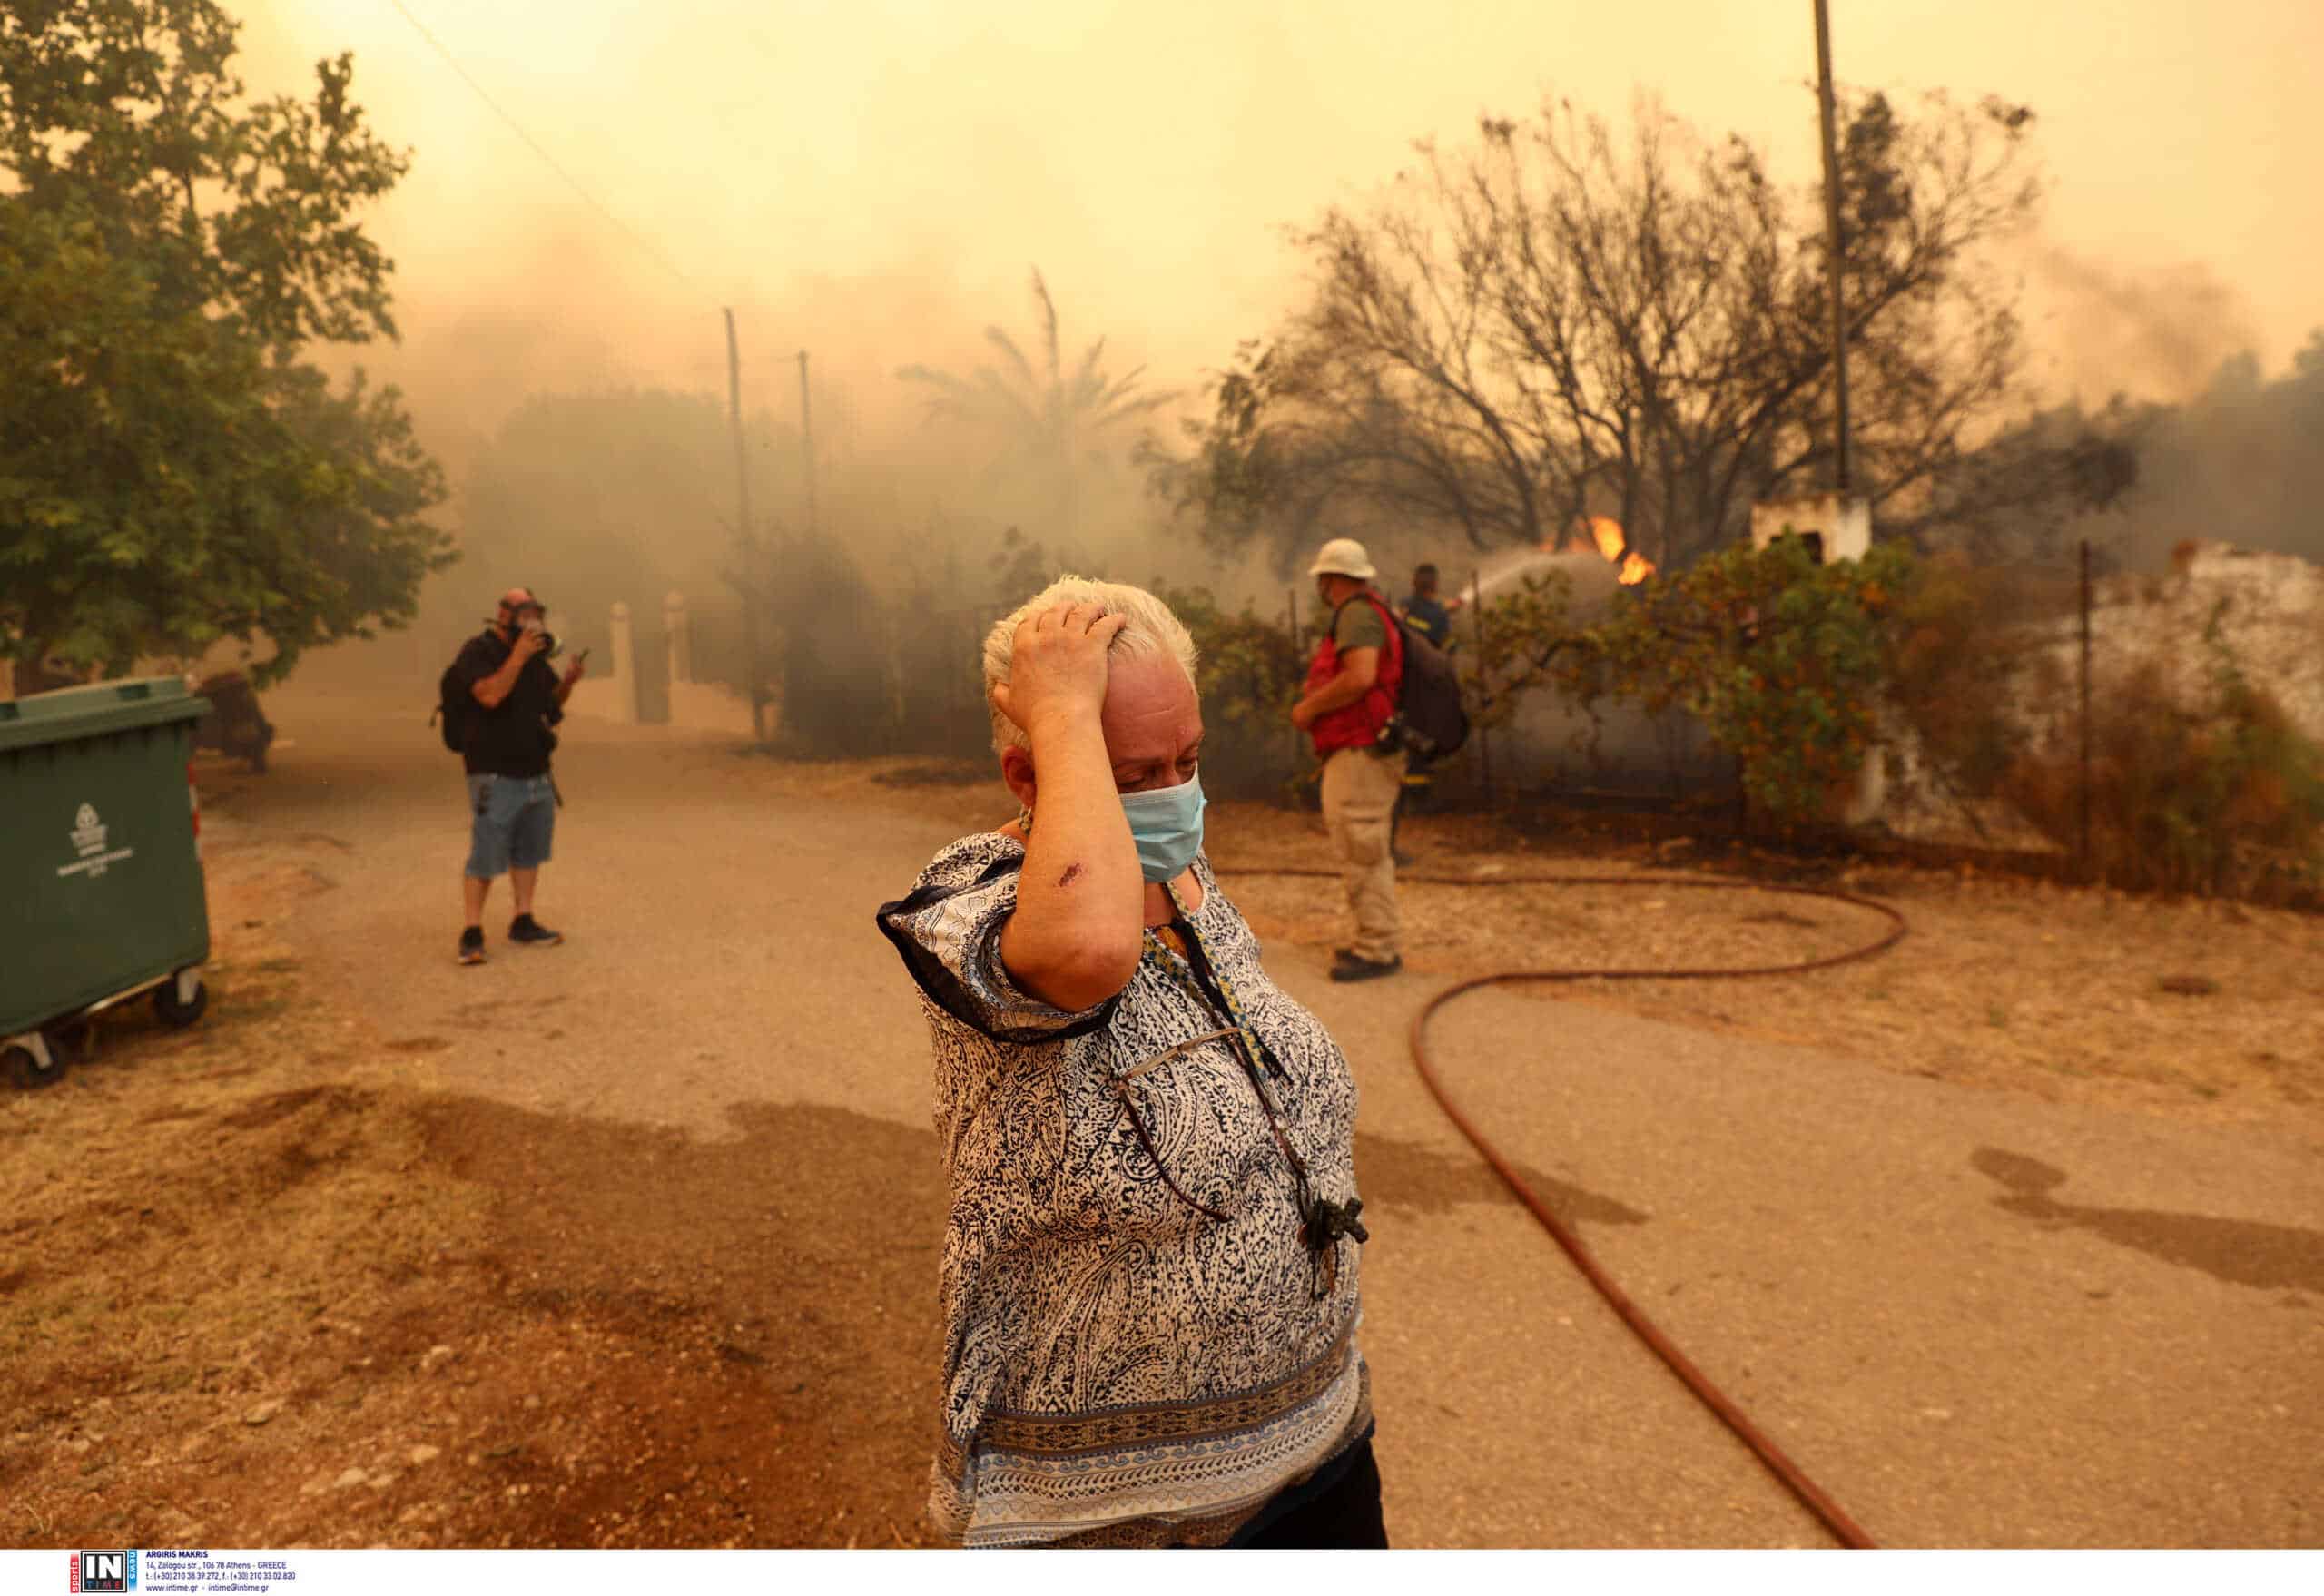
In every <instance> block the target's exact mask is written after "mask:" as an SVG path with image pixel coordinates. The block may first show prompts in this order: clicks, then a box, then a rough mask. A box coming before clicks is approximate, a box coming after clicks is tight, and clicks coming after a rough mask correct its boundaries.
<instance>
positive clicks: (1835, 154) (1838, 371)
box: [1816, 0, 1849, 498]
mask: <svg viewBox="0 0 2324 1596" xmlns="http://www.w3.org/2000/svg"><path fill="white" fill-rule="evenodd" d="M1816 78H1817V87H1818V98H1819V99H1820V100H1821V101H1822V103H1823V117H1824V241H1825V260H1826V263H1827V268H1828V270H1829V271H1830V273H1831V278H1832V412H1833V416H1832V419H1833V427H1834V429H1835V431H1836V432H1837V438H1836V439H1835V448H1836V452H1835V455H1834V458H1835V460H1836V462H1837V464H1836V465H1835V467H1834V468H1833V486H1834V487H1835V488H1837V489H1838V491H1839V494H1840V497H1841V498H1846V497H1847V493H1848V487H1849V473H1848V323H1847V309H1846V296H1845V295H1844V293H1843V292H1842V291H1841V271H1840V267H1841V263H1842V262H1843V261H1845V260H1846V256H1845V255H1843V254H1842V253H1841V252H1840V156H1839V146H1838V143H1837V133H1835V131H1834V127H1833V124H1834V123H1836V122H1837V120H1838V115H1837V112H1836V111H1835V109H1834V107H1833V103H1832V17H1831V11H1830V7H1829V4H1828V0H1816Z"/></svg>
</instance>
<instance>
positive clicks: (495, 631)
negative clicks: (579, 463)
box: [452, 587, 583, 964]
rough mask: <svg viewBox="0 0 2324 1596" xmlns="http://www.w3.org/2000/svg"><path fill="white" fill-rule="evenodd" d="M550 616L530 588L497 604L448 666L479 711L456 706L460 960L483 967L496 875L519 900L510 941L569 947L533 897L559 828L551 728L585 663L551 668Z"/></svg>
mask: <svg viewBox="0 0 2324 1596" xmlns="http://www.w3.org/2000/svg"><path fill="white" fill-rule="evenodd" d="M546 622H547V610H546V609H545V608H544V606H542V604H541V601H540V600H539V599H538V598H537V597H535V596H533V593H532V591H531V590H530V589H529V588H525V587H512V588H510V589H509V590H508V591H507V593H505V594H503V595H502V596H501V598H500V608H499V613H498V614H497V616H494V618H493V621H492V624H491V626H488V627H487V628H486V629H485V630H484V631H483V632H481V633H479V634H478V635H476V636H475V637H472V638H470V639H469V640H468V644H467V645H466V646H465V647H463V648H462V649H461V650H460V654H459V658H458V660H456V661H455V662H454V664H453V666H452V674H453V675H455V676H457V677H458V680H459V681H460V682H462V683H464V684H465V685H466V686H467V689H468V696H469V697H470V698H472V699H473V700H474V701H475V702H474V704H472V705H471V704H462V705H460V708H461V710H462V712H463V720H464V723H465V724H463V725H462V726H461V727H460V728H459V735H458V743H459V748H460V757H461V761H462V763H463V764H464V765H465V766H466V768H467V772H468V814H469V835H468V866H467V869H466V870H465V871H464V872H462V875H461V881H460V886H461V890H462V896H463V899H464V900H465V907H466V909H467V911H468V918H467V921H466V924H465V926H464V928H463V929H462V931H460V946H459V960H460V962H461V963H463V964H481V963H483V962H484V901H485V898H486V896H487V894H488V893H489V892H491V891H492V881H493V878H494V877H495V876H497V875H499V874H501V873H502V872H507V877H508V885H509V889H510V891H511V892H513V893H514V894H515V895H516V900H517V903H516V908H517V915H516V918H515V919H514V920H512V921H509V922H508V940H509V941H511V942H514V943H517V944H520V945H523V946H527V947H537V948H547V947H554V946H556V944H557V943H558V942H561V941H564V940H565V939H564V938H563V937H561V936H560V935H558V934H557V933H556V931H551V930H549V929H548V928H547V926H545V925H543V924H541V923H540V921H537V920H535V919H534V918H533V889H534V888H535V886H536V885H537V884H538V882H539V880H540V869H541V866H542V865H544V864H546V863H547V862H548V854H549V842H550V839H551V837H552V836H553V834H554V833H555V832H556V802H557V800H556V783H554V782H553V781H552V780H551V779H550V776H549V755H550V754H553V753H555V752H556V732H554V731H553V730H551V729H550V728H552V727H553V726H554V725H555V724H556V723H557V722H558V721H560V720H563V719H564V718H565V701H566V699H567V698H569V697H571V696H572V695H573V687H574V685H575V684H576V683H577V682H578V681H580V679H581V674H582V664H583V661H582V658H580V657H576V658H575V659H574V660H573V661H572V662H571V663H570V664H568V665H566V667H565V670H564V672H563V674H562V675H560V674H559V673H558V672H556V670H555V669H553V668H552V667H551V666H550V665H549V663H548V662H549V657H550V656H551V655H554V654H555V653H556V637H555V636H554V635H552V634H551V633H550V632H549V631H548V629H547V625H546Z"/></svg>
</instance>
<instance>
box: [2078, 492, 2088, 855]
mask: <svg viewBox="0 0 2324 1596" xmlns="http://www.w3.org/2000/svg"><path fill="white" fill-rule="evenodd" d="M2080 801H2081V805H2082V873H2083V877H2084V879H2087V878H2088V877H2089V874H2090V539H2089V538H2087V537H2085V538H2083V540H2082V783H2081V793H2080Z"/></svg>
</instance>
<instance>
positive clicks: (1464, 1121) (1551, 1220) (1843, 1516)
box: [1218, 865, 1907, 1550]
mask: <svg viewBox="0 0 2324 1596" xmlns="http://www.w3.org/2000/svg"><path fill="white" fill-rule="evenodd" d="M1218 868H1219V873H1221V874H1223V875H1250V876H1261V875H1271V876H1314V877H1320V878H1324V879H1330V880H1336V879H1338V874H1339V872H1336V871H1329V870H1308V869H1295V868H1288V867H1278V866H1257V867H1254V868H1251V869H1246V870H1244V869H1235V868H1232V867H1229V866H1223V865H1222V866H1220V867H1218ZM1402 879H1403V881H1405V882H1415V883H1420V882H1428V883H1434V884H1438V885H1443V886H1461V887H1521V886H1563V887H1664V888H1673V887H1683V888H1696V889H1705V890H1713V891H1716V890H1719V889H1727V890H1730V891H1742V892H1787V893H1790V894H1793V895H1795V896H1798V897H1807V898H1824V899H1828V900H1830V901H1834V902H1838V903H1845V904H1847V905H1849V906H1851V907H1853V908H1857V909H1864V910H1868V911H1871V912H1873V913H1875V914H1877V915H1880V916H1882V917H1884V918H1885V919H1886V920H1887V921H1888V922H1889V924H1888V929H1887V931H1886V932H1885V933H1884V934H1882V935H1881V936H1880V937H1878V938H1877V939H1876V940H1875V941H1869V942H1866V943H1864V944H1863V945H1862V946H1860V947H1856V948H1850V949H1848V950H1847V951H1845V952H1840V953H1834V954H1829V955H1827V956H1826V957H1824V958H1820V959H1807V960H1801V961H1797V962H1794V963H1790V964H1760V965H1738V966H1734V967H1731V968H1726V969H1696V970H1613V969H1609V970H1499V971H1496V972H1494V973H1492V974H1491V975H1479V976H1472V977H1470V978H1469V979H1468V980H1460V981H1455V982H1453V983H1452V985H1451V986H1448V987H1446V988H1444V989H1443V990H1441V991H1439V992H1437V993H1436V994H1435V995H1434V996H1433V997H1432V998H1430V999H1429V1000H1428V1001H1427V1002H1425V1003H1423V1004H1422V1005H1421V1008H1420V1011H1419V1012H1418V1013H1416V1014H1414V1015H1413V1023H1412V1031H1411V1042H1412V1050H1413V1068H1414V1069H1417V1070H1418V1071H1419V1072H1420V1078H1421V1081H1422V1084H1423V1085H1425V1086H1426V1087H1427V1088H1428V1090H1429V1095H1430V1096H1432V1097H1433V1098H1435V1099H1436V1104H1437V1107H1438V1108H1442V1109H1443V1110H1444V1114H1445V1118H1449V1119H1451V1120H1452V1123H1453V1125H1454V1126H1455V1127H1457V1128H1459V1130H1460V1132H1461V1134H1462V1136H1464V1137H1466V1138H1468V1139H1469V1143H1470V1145H1471V1146H1472V1147H1474V1148H1476V1149H1477V1151H1478V1153H1479V1154H1480V1155H1481V1156H1482V1158H1484V1161H1485V1162H1486V1163H1487V1164H1488V1165H1490V1166H1492V1170H1493V1172H1494V1173H1495V1174H1497V1175H1499V1176H1500V1177H1501V1178H1502V1181H1503V1182H1505V1183H1506V1184H1507V1185H1508V1187H1509V1188H1510V1190H1511V1191H1512V1192H1513V1193H1514V1194H1515V1195H1516V1197H1517V1200H1518V1201H1519V1202H1521V1203H1522V1204H1523V1205H1524V1206H1525V1207H1527V1208H1528V1209H1530V1210H1531V1212H1532V1215H1533V1217H1534V1218H1536V1219H1538V1220H1540V1221H1541V1227H1542V1228H1543V1229H1545V1230H1547V1231H1548V1232H1549V1233H1550V1237H1551V1240H1553V1241H1555V1242H1556V1243H1557V1244H1558V1246H1559V1247H1560V1248H1561V1249H1562V1250H1563V1251H1564V1253H1565V1255H1566V1256H1568V1257H1569V1258H1571V1259H1572V1260H1573V1265H1574V1267H1576V1268H1577V1269H1579V1270H1581V1274H1582V1277H1583V1278H1584V1279H1586V1280H1588V1281H1589V1282H1590V1285H1591V1286H1594V1287H1596V1288H1597V1291H1598V1295H1599V1296H1602V1297H1604V1298H1605V1299H1606V1303H1607V1305H1609V1306H1610V1307H1611V1308H1612V1309H1613V1310H1614V1312H1615V1314H1616V1315H1619V1316H1620V1319H1621V1321H1622V1323H1624V1324H1625V1325H1629V1326H1630V1329H1631V1330H1632V1331H1633V1332H1635V1333H1636V1334H1637V1335H1638V1337H1639V1338H1640V1340H1641V1341H1643V1342H1645V1343H1646V1345H1647V1346H1648V1347H1649V1349H1651V1350H1652V1351H1653V1353H1654V1355H1656V1356H1657V1357H1659V1358H1660V1359H1661V1360H1662V1362H1663V1363H1664V1364H1666V1365H1667V1366H1668V1367H1669V1370H1670V1372H1671V1373H1672V1374H1676V1375H1677V1376H1678V1377H1679V1381H1680V1383H1681V1384H1684V1385H1685V1386H1686V1387H1687V1389H1688V1390H1689V1391H1690V1392H1692V1393H1693V1394H1695V1396H1696V1397H1697V1398H1698V1399H1699V1400H1700V1401H1701V1402H1702V1404H1703V1405H1704V1406H1706V1407H1708V1408H1709V1409H1710V1411H1711V1413H1712V1414H1715V1415H1716V1416H1717V1417H1718V1421H1719V1422H1720V1423H1721V1424H1725V1425H1726V1426H1727V1427H1728V1430H1730V1431H1732V1432H1733V1433H1734V1434H1735V1436H1736V1438H1737V1439H1738V1440H1739V1441H1741V1442H1742V1443H1743V1444H1744V1445H1746V1446H1748V1448H1750V1450H1751V1452H1752V1454H1753V1455H1754V1456H1756V1457H1757V1458H1758V1460H1759V1462H1760V1463H1761V1464H1763V1465H1764V1466H1765V1467H1766V1468H1767V1470H1768V1473H1771V1474H1773V1475H1774V1476H1775V1477H1776V1479H1777V1481H1778V1482H1780V1483H1782V1485H1783V1486H1784V1488H1785V1489H1786V1490H1787V1491H1789V1492H1790V1493H1792V1495H1793V1496H1795V1497H1797V1499H1798V1501H1799V1502H1800V1503H1801V1505H1803V1506H1804V1507H1806V1508H1807V1511H1808V1512H1811V1513H1813V1514H1815V1515H1816V1517H1817V1519H1818V1520H1819V1521H1821V1522H1822V1523H1823V1524H1824V1526H1825V1528H1827V1529H1828V1530H1829V1531H1831V1532H1832V1533H1833V1535H1834V1536H1836V1537H1837V1539H1838V1541H1839V1542H1840V1544H1841V1545H1843V1546H1846V1547H1850V1548H1854V1549H1859V1550H1871V1549H1873V1548H1875V1547H1876V1545H1877V1542H1875V1541H1874V1540H1873V1539H1872V1537H1871V1536H1869V1535H1867V1534H1866V1533H1865V1532H1864V1530H1863V1529H1862V1528H1861V1527H1860V1526H1859V1525H1858V1524H1857V1523H1856V1521H1855V1520H1854V1519H1852V1518H1850V1517H1849V1516H1848V1515H1847V1513H1846V1512H1845V1511H1844V1510H1843V1509H1842V1508H1841V1507H1840V1505H1839V1503H1837V1502H1835V1501H1833V1500H1832V1498H1831V1496H1830V1495H1829V1494H1828V1493H1826V1492H1825V1491H1824V1489H1823V1488H1822V1487H1821V1486H1819V1485H1817V1483H1816V1482H1815V1481H1813V1480H1811V1479H1809V1478H1808V1477H1807V1473H1806V1472H1805V1471H1804V1470H1802V1469H1801V1468H1800V1467H1799V1465H1798V1464H1797V1463H1793V1462H1792V1461H1791V1459H1790V1458H1789V1457H1788V1456H1787V1455H1786V1453H1784V1451H1783V1449H1782V1448H1781V1447H1779V1446H1777V1444H1776V1443H1774V1442H1773V1441H1772V1440H1770V1439H1769V1438H1768V1436H1767V1435H1766V1434H1765V1433H1762V1432H1761V1431H1760V1429H1759V1427H1758V1425H1757V1424H1753V1423H1752V1422H1751V1420H1750V1419H1749V1418H1748V1416H1747V1415H1746V1414H1744V1413H1743V1411H1742V1410H1741V1409H1740V1408H1738V1407H1737V1406H1736V1405H1735V1404H1734V1402H1733V1401H1732V1400H1731V1399H1729V1398H1728V1396H1727V1394H1725V1393H1724V1392H1722V1391H1720V1390H1719V1389H1718V1387H1717V1386H1716V1385H1714V1384H1711V1382H1710V1380H1709V1377H1708V1376H1707V1375H1705V1374H1703V1372H1702V1371H1701V1370H1700V1369H1699V1368H1697V1367H1696V1366H1695V1364H1694V1363H1693V1361H1692V1360H1691V1359H1689V1357H1688V1356H1687V1355H1686V1354H1684V1353H1682V1352H1680V1351H1679V1348H1678V1346H1677V1345H1676V1344H1675V1343H1673V1342H1672V1341H1671V1340H1670V1338H1669V1336H1668V1335H1664V1334H1663V1332H1662V1330H1661V1329H1660V1327H1659V1326H1658V1325H1656V1324H1655V1323H1654V1322H1653V1321H1652V1320H1651V1319H1649V1318H1648V1317H1647V1315H1646V1314H1645V1312H1644V1311H1643V1310H1642V1309H1640V1307H1639V1305H1637V1304H1636V1303H1634V1302H1632V1301H1631V1300H1630V1296H1629V1294H1627V1293H1626V1292H1624V1291H1623V1290H1622V1288H1621V1287H1620V1286H1619V1285H1617V1284H1616V1283H1615V1281H1614V1278H1613V1276H1610V1275H1609V1274H1608V1273H1607V1272H1606V1269H1605V1267H1604V1266H1602V1265H1600V1263H1599V1262H1598V1260H1597V1258H1596V1257H1595V1256H1592V1255H1591V1253H1590V1249H1589V1248H1588V1247H1586V1246H1583V1245H1582V1243H1581V1236H1578V1235H1577V1234H1575V1232H1574V1230H1573V1229H1572V1227H1570V1226H1569V1225H1567V1224H1566V1223H1565V1221H1563V1220H1562V1219H1560V1218H1559V1217H1557V1215H1556V1214H1554V1213H1552V1212H1551V1209H1550V1206H1549V1205H1548V1204H1547V1203H1545V1202H1543V1201H1542V1200H1541V1196H1540V1194H1538V1193H1537V1192H1535V1191H1534V1190H1533V1189H1532V1187H1530V1186H1528V1185H1526V1183H1525V1180H1524V1177H1522V1176H1521V1175H1520V1174H1518V1172H1517V1170H1516V1168H1515V1167H1513V1166H1512V1164H1511V1163H1510V1161H1509V1160H1508V1159H1507V1158H1504V1157H1503V1156H1502V1153H1501V1151H1500V1149H1498V1148H1495V1147H1494V1146H1493V1145H1492V1142H1490V1141H1488V1140H1487V1139H1486V1138H1485V1136H1484V1133H1483V1132H1482V1131H1481V1130H1479V1129H1478V1128H1477V1127H1476V1125H1475V1123H1474V1122H1473V1121H1472V1120H1471V1119H1470V1118H1469V1117H1468V1116H1467V1115H1466V1114H1464V1113H1462V1110H1461V1108H1460V1105H1459V1104H1457V1103H1455V1102H1454V1101H1453V1100H1452V1094H1451V1093H1450V1092H1449V1091H1447V1090H1446V1089H1445V1087H1444V1083H1443V1080H1442V1079H1439V1077H1438V1075H1437V1073H1436V1069H1435V1067H1434V1065H1433V1064H1432V1063H1431V1062H1430V1060H1429V1056H1428V1022H1429V1020H1430V1019H1431V1018H1432V1017H1433V1015H1434V1014H1435V1013H1436V1011H1437V1010H1439V1009H1442V1008H1443V1007H1444V1005H1445V1004H1447V1003H1449V1002H1451V1001H1452V1000H1453V999H1455V998H1458V997H1460V996H1462V994H1463V993H1466V992H1472V991H1475V990H1479V989H1480V988H1482V987H1489V986H1501V985H1515V984H1518V983H1521V982H1545V983H1546V982H1558V983H1568V982H1574V981H1585V980H1748V979H1754V978H1762V977H1768V976H1784V975H1806V974H1808V973H1810V972H1812V971H1815V970H1830V969H1832V968H1834V967H1835V966H1837V965H1842V964H1852V963H1855V962H1856V961H1859V960H1865V959H1870V958H1873V957H1875V956H1876V955H1878V954H1881V953H1885V952H1886V951H1888V950H1889V949H1891V948H1893V947H1895V946H1896V944H1897V943H1898V942H1900V941H1903V940H1904V938H1905V931H1906V929H1907V928H1906V926H1905V917H1904V916H1903V915H1902V914H1901V913H1899V912H1897V911H1896V910H1895V909H1893V908H1891V907H1890V906H1889V905H1887V904H1886V903H1882V902H1878V901H1876V900H1874V899H1870V898H1864V897H1859V896H1857V895H1856V894H1855V893H1853V892H1838V891H1836V890H1834V889H1831V888H1828V887H1800V886H1786V885H1778V884H1775V883H1771V882H1754V881H1722V880H1705V879H1702V878H1699V877H1688V876H1644V875H1522V876H1451V875H1423V876H1414V875H1407V876H1404V877H1403V878H1402Z"/></svg>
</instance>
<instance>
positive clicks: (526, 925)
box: [508, 914, 565, 948]
mask: <svg viewBox="0 0 2324 1596" xmlns="http://www.w3.org/2000/svg"><path fill="white" fill-rule="evenodd" d="M508 940H509V941H512V942H521V943H523V944H525V945H526V946H527V947H532V948H554V947H556V945H557V943H559V942H561V941H565V938H564V936H563V935H562V934H561V933H559V932H557V931H551V930H549V929H548V927H547V926H545V925H543V924H542V923H541V922H540V921H537V920H535V919H534V918H533V917H532V916H531V915H529V914H520V915H518V916H517V918H516V919H514V920H512V921H509V922H508Z"/></svg>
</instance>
